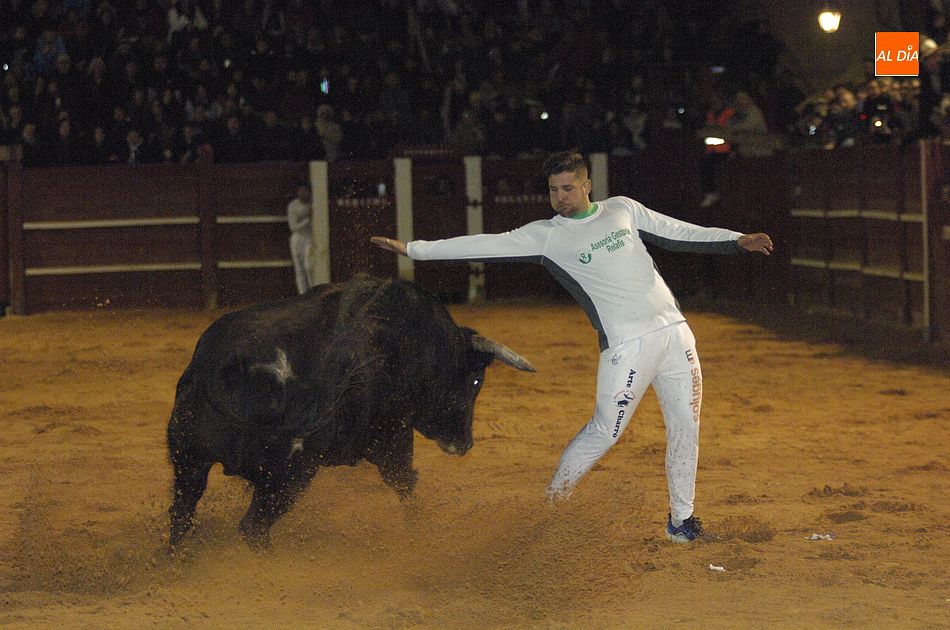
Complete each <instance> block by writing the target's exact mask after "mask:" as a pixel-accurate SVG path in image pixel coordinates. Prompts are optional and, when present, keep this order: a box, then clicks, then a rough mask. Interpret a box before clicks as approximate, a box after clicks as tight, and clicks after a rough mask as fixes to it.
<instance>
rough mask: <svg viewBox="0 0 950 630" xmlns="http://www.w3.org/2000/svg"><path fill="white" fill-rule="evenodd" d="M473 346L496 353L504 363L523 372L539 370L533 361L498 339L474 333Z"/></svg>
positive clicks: (480, 350) (482, 350) (479, 349)
mask: <svg viewBox="0 0 950 630" xmlns="http://www.w3.org/2000/svg"><path fill="white" fill-rule="evenodd" d="M472 347H473V348H475V349H476V350H478V351H479V352H487V353H488V354H493V355H495V358H496V359H498V360H499V361H501V362H502V363H506V364H508V365H510V366H511V367H513V368H516V369H519V370H521V371H522V372H537V370H536V369H535V367H534V366H533V365H531V363H530V362H529V361H528V360H527V359H526V358H524V357H523V356H521V355H520V354H517V353H515V352H514V351H513V350H511V349H510V348H507V347H505V346H503V345H501V344H500V343H498V342H497V341H492V340H491V339H488V338H487V337H482V336H481V335H472Z"/></svg>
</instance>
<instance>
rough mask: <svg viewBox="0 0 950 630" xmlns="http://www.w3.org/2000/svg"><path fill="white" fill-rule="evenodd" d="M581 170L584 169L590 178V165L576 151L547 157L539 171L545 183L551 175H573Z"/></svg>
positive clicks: (560, 152) (562, 152)
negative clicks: (542, 174)
mask: <svg viewBox="0 0 950 630" xmlns="http://www.w3.org/2000/svg"><path fill="white" fill-rule="evenodd" d="M582 168H583V169H586V170H587V174H588V176H590V164H588V163H587V158H585V157H584V156H583V155H581V154H580V153H579V152H577V151H559V152H558V153H552V154H551V155H549V156H548V159H546V160H545V161H544V166H543V167H541V171H542V173H544V180H545V181H547V179H548V178H549V177H550V176H551V175H557V174H558V173H574V172H576V171H579V170H581V169H582Z"/></svg>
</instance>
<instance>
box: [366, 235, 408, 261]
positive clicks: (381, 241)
mask: <svg viewBox="0 0 950 630" xmlns="http://www.w3.org/2000/svg"><path fill="white" fill-rule="evenodd" d="M369 241H370V242H371V243H373V244H374V245H377V246H379V247H382V248H383V249H388V250H389V251H391V252H396V253H397V254H402V255H403V256H408V255H409V254H407V253H406V244H405V243H403V242H402V241H400V240H396V239H394V238H386V237H385V236H371V237H370V239H369Z"/></svg>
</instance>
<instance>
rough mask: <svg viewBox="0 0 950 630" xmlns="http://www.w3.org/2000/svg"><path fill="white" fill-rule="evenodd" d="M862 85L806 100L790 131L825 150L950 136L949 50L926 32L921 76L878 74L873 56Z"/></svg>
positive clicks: (796, 138) (797, 138) (799, 141)
mask: <svg viewBox="0 0 950 630" xmlns="http://www.w3.org/2000/svg"><path fill="white" fill-rule="evenodd" d="M865 74H866V79H865V80H864V81H862V82H861V83H860V84H857V85H836V86H833V87H830V88H828V89H826V90H824V91H823V92H822V93H821V94H819V95H817V96H814V97H812V98H809V99H806V100H804V101H802V103H801V104H800V105H799V106H798V108H797V110H798V117H797V120H796V122H795V124H794V125H793V126H792V128H791V129H790V130H789V131H790V132H791V137H792V138H793V139H794V141H795V144H798V145H804V146H808V145H811V146H820V147H823V148H825V149H833V148H836V147H850V146H854V145H856V144H901V143H904V142H908V141H911V140H916V139H918V138H929V137H936V136H939V137H942V138H944V139H947V140H950V55H948V54H947V45H944V46H939V45H938V44H937V43H936V42H935V41H934V40H933V39H931V38H929V37H924V38H923V39H922V41H921V45H920V75H919V76H918V77H875V76H874V65H873V62H872V61H869V62H868V63H867V67H866V71H865Z"/></svg>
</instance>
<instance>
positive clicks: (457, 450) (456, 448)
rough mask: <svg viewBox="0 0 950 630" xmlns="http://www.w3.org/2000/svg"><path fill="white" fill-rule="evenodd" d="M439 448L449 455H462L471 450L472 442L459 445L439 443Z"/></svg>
mask: <svg viewBox="0 0 950 630" xmlns="http://www.w3.org/2000/svg"><path fill="white" fill-rule="evenodd" d="M439 448H441V449H442V450H443V451H445V452H446V453H448V454H449V455H464V454H465V453H467V452H468V451H469V449H471V448H472V442H470V441H469V442H463V443H461V444H457V443H455V442H439Z"/></svg>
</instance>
